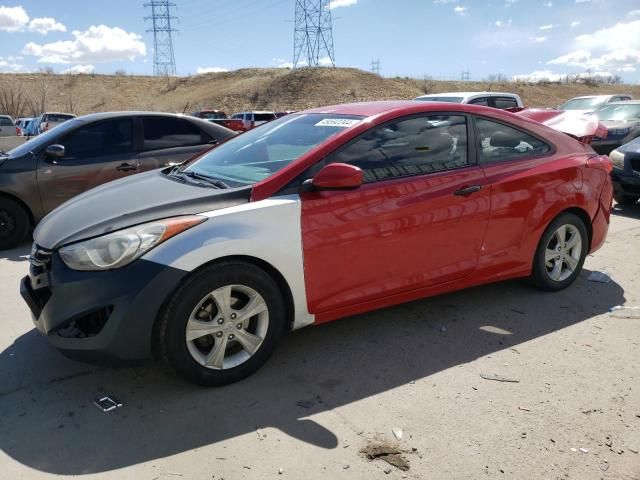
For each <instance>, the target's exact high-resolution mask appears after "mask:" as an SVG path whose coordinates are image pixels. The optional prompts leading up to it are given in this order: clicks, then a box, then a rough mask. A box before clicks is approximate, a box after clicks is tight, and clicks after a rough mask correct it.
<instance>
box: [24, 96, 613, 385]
mask: <svg viewBox="0 0 640 480" xmlns="http://www.w3.org/2000/svg"><path fill="white" fill-rule="evenodd" d="M563 115H564V114H562V113H558V112H551V111H532V110H524V111H522V112H519V113H518V114H515V113H510V112H504V111H500V110H496V109H493V108H488V107H480V106H474V105H463V104H451V103H432V102H376V103H359V104H350V105H338V106H332V107H325V108H318V109H314V110H308V111H305V112H301V113H296V114H291V115H287V116H286V117H283V118H281V119H278V120H274V121H273V122H270V123H268V124H266V125H264V126H262V127H260V128H259V129H255V130H251V131H249V132H247V133H244V134H242V135H239V136H237V137H234V138H232V139H230V140H229V141H227V142H225V143H223V144H221V145H219V146H218V147H216V148H214V149H213V150H211V151H209V152H207V153H205V154H203V156H202V157H200V158H199V159H196V160H195V161H193V162H191V163H189V164H187V165H183V166H180V167H176V168H172V169H165V170H163V171H154V172H149V173H147V174H141V175H136V176H135V178H131V179H125V180H119V181H116V182H112V183H110V184H108V185H106V186H102V187H99V188H97V189H95V190H92V191H89V192H87V193H85V194H83V195H80V196H78V197H76V198H75V199H74V200H72V201H70V202H67V203H66V204H64V205H63V206H62V207H61V208H58V209H57V210H55V211H54V212H53V213H52V214H50V215H49V216H48V217H47V218H45V219H44V220H43V221H42V222H41V223H40V225H39V226H38V228H37V229H36V231H35V233H34V238H35V244H34V249H33V252H32V256H31V271H30V275H29V276H28V277H25V278H24V279H23V281H22V286H21V292H22V295H23V297H24V299H25V300H26V302H27V304H28V305H29V307H30V308H31V310H32V312H33V316H34V320H35V324H36V326H37V328H38V329H39V330H40V331H41V332H42V333H44V334H45V335H47V337H48V338H49V339H50V341H51V343H53V344H54V345H55V346H57V347H58V348H60V349H61V350H62V351H64V352H65V353H67V354H69V355H72V356H74V357H76V358H89V359H91V360H95V359H103V358H110V359H117V360H120V361H122V360H127V361H131V360H140V359H144V358H146V357H147V356H149V355H150V353H151V351H152V348H153V347H154V346H155V348H156V349H157V351H159V352H160V353H161V354H162V357H163V358H164V359H165V360H166V361H167V362H168V364H169V365H170V366H171V367H173V368H174V369H175V370H176V371H178V372H179V373H180V374H181V375H183V376H184V377H186V378H187V379H189V380H191V381H194V382H197V383H200V384H206V385H220V384H225V383H230V382H233V381H236V380H239V379H241V378H243V377H245V376H247V375H249V374H251V373H252V372H254V371H255V370H256V369H258V368H259V367H260V366H261V365H262V364H263V363H264V362H265V361H266V360H267V358H268V356H269V354H270V353H271V352H272V351H273V349H274V348H275V346H276V343H277V340H278V339H279V337H280V336H281V335H282V333H283V332H285V331H287V330H292V329H297V328H301V327H304V326H307V325H311V324H320V323H324V322H328V321H332V320H336V319H338V318H342V317H346V316H349V315H354V314H358V313H362V312H366V311H370V310H374V309H378V308H382V307H386V306H389V305H395V304H398V303H402V302H407V301H410V300H415V299H418V298H422V297H427V296H430V295H437V294H440V293H444V292H450V291H453V290H459V289H462V288H467V287H471V286H475V285H481V284H484V283H489V282H495V281H499V280H506V279H510V278H519V277H530V278H531V279H532V280H533V282H534V283H535V284H537V285H538V286H539V287H541V288H543V289H545V290H552V291H553V290H561V289H563V288H566V287H568V286H569V285H570V284H571V283H572V282H573V281H574V280H575V279H576V278H577V276H578V274H579V272H580V270H581V268H582V265H583V262H584V259H585V257H586V255H587V254H588V253H589V252H593V251H595V250H597V249H598V248H600V246H601V245H602V244H603V243H604V240H605V236H606V234H607V230H608V225H609V212H610V208H611V202H612V185H611V179H610V177H609V172H610V170H611V164H610V162H609V159H608V158H607V157H603V156H599V155H597V154H596V153H595V152H594V151H593V150H592V149H591V147H590V146H589V145H588V144H587V143H588V142H589V140H590V138H592V137H593V135H595V134H596V132H597V131H598V129H599V125H598V123H597V121H593V120H589V119H580V120H572V119H571V118H570V117H564V116H563ZM534 118H535V119H538V120H540V121H544V122H545V123H548V124H550V125H553V126H555V127H556V128H557V129H561V130H564V131H566V133H561V132H560V131H557V130H554V129H552V128H550V127H548V126H546V125H544V124H543V123H540V122H538V121H535V120H533V119H534ZM124 212H126V215H123V213H124ZM390 328H391V326H390Z"/></svg>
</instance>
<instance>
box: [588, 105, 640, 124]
mask: <svg viewBox="0 0 640 480" xmlns="http://www.w3.org/2000/svg"><path fill="white" fill-rule="evenodd" d="M595 114H596V115H597V116H598V120H640V104H631V105H615V104H611V105H605V106H604V107H600V108H599V109H598V110H597V111H596V112H595Z"/></svg>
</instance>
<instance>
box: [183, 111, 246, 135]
mask: <svg viewBox="0 0 640 480" xmlns="http://www.w3.org/2000/svg"><path fill="white" fill-rule="evenodd" d="M192 115H193V116H194V117H197V118H202V119H203V120H207V121H208V122H211V123H215V124H217V125H221V126H223V127H225V128H228V129H229V130H233V131H234V132H244V131H245V128H244V122H243V121H242V120H239V119H232V118H229V117H227V114H226V113H225V112H223V111H222V110H200V111H198V112H193V114H192Z"/></svg>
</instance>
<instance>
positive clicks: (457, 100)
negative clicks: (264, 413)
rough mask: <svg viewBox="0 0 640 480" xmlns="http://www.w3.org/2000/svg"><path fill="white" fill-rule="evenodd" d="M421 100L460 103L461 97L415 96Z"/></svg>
mask: <svg viewBox="0 0 640 480" xmlns="http://www.w3.org/2000/svg"><path fill="white" fill-rule="evenodd" d="M416 100H420V101H421V102H448V103H462V100H463V98H462V97H424V98H416Z"/></svg>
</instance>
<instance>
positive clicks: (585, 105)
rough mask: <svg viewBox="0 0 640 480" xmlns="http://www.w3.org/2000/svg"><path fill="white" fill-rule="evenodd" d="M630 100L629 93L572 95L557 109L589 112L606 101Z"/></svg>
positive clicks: (581, 112)
mask: <svg viewBox="0 0 640 480" xmlns="http://www.w3.org/2000/svg"><path fill="white" fill-rule="evenodd" d="M626 100H631V95H622V94H618V95H585V96H582V97H573V98H571V99H569V100H567V101H566V102H565V103H563V104H562V105H560V106H559V107H558V109H559V110H570V111H572V112H574V113H578V114H584V113H591V112H593V111H594V110H596V109H598V108H599V107H601V106H603V105H606V104H607V103H615V102H623V101H626Z"/></svg>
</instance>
